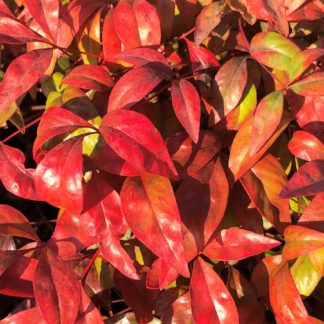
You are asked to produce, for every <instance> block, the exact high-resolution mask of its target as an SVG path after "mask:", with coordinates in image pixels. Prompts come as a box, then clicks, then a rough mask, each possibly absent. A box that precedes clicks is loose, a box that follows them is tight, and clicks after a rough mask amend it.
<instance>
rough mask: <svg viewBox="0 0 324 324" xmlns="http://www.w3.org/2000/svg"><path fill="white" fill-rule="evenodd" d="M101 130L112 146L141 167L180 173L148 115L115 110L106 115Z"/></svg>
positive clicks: (136, 166)
mask: <svg viewBox="0 0 324 324" xmlns="http://www.w3.org/2000/svg"><path fill="white" fill-rule="evenodd" d="M100 131H101V133H102V134H103V137H104V138H105V140H106V141H107V143H108V144H109V145H110V146H111V147H112V149H113V150H114V151H115V152H116V153H117V154H118V155H119V156H120V157H122V158H123V159H125V160H126V161H128V162H129V163H130V164H132V165H133V166H134V167H135V168H137V169H138V170H139V171H147V172H151V173H154V174H160V175H165V176H171V177H174V176H175V175H176V174H177V172H176V170H175V167H174V165H173V163H172V161H171V158H170V156H169V154H168V152H167V149H166V146H165V144H164V142H163V139H162V137H161V135H160V134H159V132H158V131H157V129H156V128H155V127H154V126H153V124H152V122H151V121H150V120H149V119H148V118H146V117H145V116H143V115H141V114H139V113H136V112H133V111H127V110H117V111H113V112H110V113H108V114H107V115H106V117H105V118H104V119H103V121H102V124H101V127H100Z"/></svg>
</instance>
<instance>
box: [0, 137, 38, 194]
mask: <svg viewBox="0 0 324 324" xmlns="http://www.w3.org/2000/svg"><path fill="white" fill-rule="evenodd" d="M24 162H25V156H24V154H23V152H21V151H20V150H18V149H16V148H14V147H11V146H8V145H6V144H2V143H0V179H1V181H2V183H3V185H4V186H5V188H6V189H7V190H8V191H10V192H11V193H13V194H14V195H17V196H19V197H22V198H26V199H34V200H41V198H40V197H39V195H38V193H37V192H36V188H35V182H34V174H35V170H33V169H26V167H25V165H24Z"/></svg>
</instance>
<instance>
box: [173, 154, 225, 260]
mask: <svg viewBox="0 0 324 324" xmlns="http://www.w3.org/2000/svg"><path fill="white" fill-rule="evenodd" d="M228 187H229V186H228V183H227V178H226V175H225V173H224V170H223V167H222V164H221V161H220V159H219V158H218V159H217V161H216V162H215V161H211V162H210V163H208V164H207V165H206V166H205V167H202V168H201V170H199V172H197V174H196V175H195V178H193V177H188V178H186V179H185V180H184V181H183V182H182V183H181V184H180V186H179V188H178V189H177V191H176V198H177V203H178V206H179V211H180V215H181V220H182V222H183V229H182V233H183V237H184V239H183V240H184V246H185V254H186V259H187V261H189V260H191V259H192V258H193V257H195V256H196V255H197V254H198V252H200V251H202V250H203V248H204V247H205V245H206V244H207V242H208V240H209V239H210V237H211V235H212V234H213V233H214V232H215V230H216V229H217V227H218V225H219V224H220V222H221V220H222V218H223V216H224V213H225V209H226V205H227V199H228V193H229V188H228Z"/></svg>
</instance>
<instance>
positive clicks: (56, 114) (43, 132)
mask: <svg viewBox="0 0 324 324" xmlns="http://www.w3.org/2000/svg"><path fill="white" fill-rule="evenodd" d="M91 127H93V126H92V125H91V124H89V123H88V122H87V121H86V120H84V119H83V118H81V117H79V116H78V115H75V114H74V113H72V112H70V111H69V110H67V109H64V108H59V107H50V108H48V109H46V110H45V112H44V114H43V115H42V119H41V121H40V123H39V125H38V128H37V137H36V139H35V141H34V147H33V156H34V159H35V160H36V161H38V162H39V161H40V160H41V158H42V156H41V153H42V146H43V145H44V144H45V143H46V142H47V141H49V140H50V139H52V138H54V137H56V136H58V135H65V134H66V135H67V134H68V133H72V132H74V131H75V130H77V129H78V128H91Z"/></svg>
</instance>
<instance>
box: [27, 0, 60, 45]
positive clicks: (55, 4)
mask: <svg viewBox="0 0 324 324" xmlns="http://www.w3.org/2000/svg"><path fill="white" fill-rule="evenodd" d="M26 6H27V7H28V10H29V11H30V13H31V15H32V16H33V18H34V19H35V20H36V21H37V22H38V23H39V25H40V26H41V27H42V29H43V30H44V31H45V32H46V34H47V35H48V36H49V37H50V38H51V39H52V40H53V41H54V43H55V42H56V38H57V29H58V24H59V1H58V0H26Z"/></svg>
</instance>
